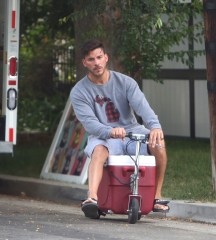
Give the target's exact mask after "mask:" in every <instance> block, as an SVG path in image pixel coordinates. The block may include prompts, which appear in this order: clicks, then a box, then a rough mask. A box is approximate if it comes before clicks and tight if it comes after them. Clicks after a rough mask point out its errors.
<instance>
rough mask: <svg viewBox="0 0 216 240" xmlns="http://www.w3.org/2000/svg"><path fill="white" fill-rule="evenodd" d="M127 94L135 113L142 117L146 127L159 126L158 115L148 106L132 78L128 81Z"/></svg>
mask: <svg viewBox="0 0 216 240" xmlns="http://www.w3.org/2000/svg"><path fill="white" fill-rule="evenodd" d="M127 96H128V101H129V103H130V105H131V107H132V108H133V110H134V111H135V112H136V114H137V115H138V116H140V117H141V118H142V120H143V123H144V125H145V127H146V128H148V129H150V130H151V129H153V128H161V125H160V123H159V120H158V116H157V115H156V114H155V112H154V111H153V109H152V108H151V107H150V105H149V103H148V101H147V100H146V98H145V95H144V93H143V92H142V91H141V90H140V88H139V86H138V84H137V82H136V81H135V80H134V79H130V80H129V81H128V88H127Z"/></svg>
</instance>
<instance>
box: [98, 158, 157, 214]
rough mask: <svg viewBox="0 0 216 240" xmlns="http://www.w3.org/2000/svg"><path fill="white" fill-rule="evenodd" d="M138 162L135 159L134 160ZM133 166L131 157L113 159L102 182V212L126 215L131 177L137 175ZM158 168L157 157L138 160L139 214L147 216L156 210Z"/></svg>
mask: <svg viewBox="0 0 216 240" xmlns="http://www.w3.org/2000/svg"><path fill="white" fill-rule="evenodd" d="M132 157H133V159H135V156H132ZM134 165H135V164H134V162H133V160H132V159H131V158H130V157H129V156H125V155H118V156H110V157H109V159H108V161H107V165H106V166H104V171H103V177H102V181H101V183H100V186H99V190H98V204H99V208H100V210H102V211H104V212H107V211H108V210H111V211H112V212H113V213H117V214H127V213H128V212H127V210H128V204H129V196H130V195H131V194H132V193H131V189H130V186H129V184H130V175H131V174H132V173H133V172H134ZM155 176H156V164H155V157H154V156H140V157H139V185H138V195H139V197H138V198H139V199H140V211H141V214H142V215H146V214H148V213H149V212H150V211H151V210H152V208H153V202H154V195H155Z"/></svg>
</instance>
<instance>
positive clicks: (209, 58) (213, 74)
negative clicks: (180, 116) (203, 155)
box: [203, 0, 216, 192]
mask: <svg viewBox="0 0 216 240" xmlns="http://www.w3.org/2000/svg"><path fill="white" fill-rule="evenodd" d="M203 5H204V22H205V42H206V63H207V86H208V100H209V114H210V128H211V131H210V134H211V136H210V140H211V157H212V159H211V161H212V180H213V188H214V191H215V192H216V107H215V106H216V51H215V49H216V1H209V0H204V1H203Z"/></svg>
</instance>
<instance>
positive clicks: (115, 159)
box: [107, 155, 156, 166]
mask: <svg viewBox="0 0 216 240" xmlns="http://www.w3.org/2000/svg"><path fill="white" fill-rule="evenodd" d="M131 157H132V158H133V159H136V157H135V156H131ZM107 164H108V165H109V166H133V165H134V161H133V160H132V159H131V158H130V157H129V156H127V155H110V156H109V159H108V162H107ZM139 165H140V166H156V163H155V157H154V156H143V155H141V156H140V157H139Z"/></svg>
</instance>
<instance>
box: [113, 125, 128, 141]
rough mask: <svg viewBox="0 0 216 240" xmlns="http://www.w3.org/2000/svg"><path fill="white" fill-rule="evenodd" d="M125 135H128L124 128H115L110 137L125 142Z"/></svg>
mask: <svg viewBox="0 0 216 240" xmlns="http://www.w3.org/2000/svg"><path fill="white" fill-rule="evenodd" d="M125 135H126V131H125V129H124V128H121V127H117V128H113V129H112V130H111V133H110V136H111V137H112V138H121V139H123V140H124V138H125Z"/></svg>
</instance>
